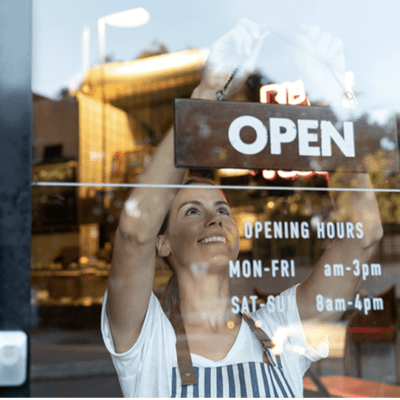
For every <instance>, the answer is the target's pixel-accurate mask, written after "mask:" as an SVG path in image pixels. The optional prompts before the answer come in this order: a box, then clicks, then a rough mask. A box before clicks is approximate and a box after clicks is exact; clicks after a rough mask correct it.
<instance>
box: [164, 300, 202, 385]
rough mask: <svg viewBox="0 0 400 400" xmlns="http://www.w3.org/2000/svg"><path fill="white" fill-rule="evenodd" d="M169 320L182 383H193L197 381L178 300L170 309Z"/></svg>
mask: <svg viewBox="0 0 400 400" xmlns="http://www.w3.org/2000/svg"><path fill="white" fill-rule="evenodd" d="M169 320H170V322H171V325H172V327H173V328H174V331H175V335H176V355H177V358H178V368H179V374H180V376H181V381H182V385H194V384H196V383H197V379H196V375H195V373H194V368H193V363H192V357H191V356H190V349H189V344H188V340H187V336H186V330H185V326H184V324H183V320H182V315H181V310H180V307H179V302H176V304H175V306H174V308H173V309H172V311H171V314H170V317H169Z"/></svg>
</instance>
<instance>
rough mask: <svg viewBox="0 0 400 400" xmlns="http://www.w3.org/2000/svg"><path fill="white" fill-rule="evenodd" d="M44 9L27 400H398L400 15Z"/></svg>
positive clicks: (304, 9)
mask: <svg viewBox="0 0 400 400" xmlns="http://www.w3.org/2000/svg"><path fill="white" fill-rule="evenodd" d="M34 3H35V7H36V8H35V10H36V11H35V15H34V39H35V40H34V43H36V44H35V47H34V51H35V52H34V69H33V72H34V74H33V123H34V124H33V140H32V143H33V148H32V154H33V165H32V174H33V178H32V181H33V184H32V205H33V207H32V213H33V215H32V304H33V311H34V320H33V328H32V329H33V330H32V332H33V335H32V340H33V342H32V371H33V372H32V379H33V381H32V394H33V395H35V396H37V397H41V396H42V395H44V392H43V390H47V392H46V393H50V392H51V393H50V394H52V395H53V396H58V395H60V396H65V397H66V396H67V395H69V394H70V393H74V392H73V391H74V390H76V391H80V392H79V393H78V392H76V394H75V395H76V396H80V395H81V394H82V393H84V394H86V393H87V395H88V396H89V395H90V393H89V392H88V387H87V385H86V384H85V385H86V386H85V388H83V387H80V386H79V383H78V382H86V380H89V379H95V378H94V376H95V375H96V379H99V386H98V387H97V388H95V387H92V389H93V394H92V395H93V396H96V395H99V393H98V392H99V391H102V393H103V394H107V395H108V396H110V397H112V396H121V395H122V394H123V395H125V396H129V397H149V396H150V397H169V396H172V397H180V396H182V397H289V396H290V397H302V396H304V397H315V396H322V397H325V396H327V395H332V396H341V397H354V396H357V397H360V396H361V397H396V396H399V395H400V389H399V386H398V385H399V384H400V370H399V369H398V368H397V365H398V364H399V362H398V357H399V356H398V354H397V346H398V343H397V337H398V332H397V329H398V328H397V327H398V322H399V321H398V298H399V295H398V293H399V289H398V286H399V285H400V281H399V278H398V276H399V274H398V272H397V263H398V261H399V260H400V250H399V249H400V247H399V243H400V240H399V237H400V225H399V223H400V212H399V207H400V202H399V199H400V197H399V189H400V186H399V183H400V180H399V165H398V162H399V160H398V125H399V121H400V119H399V115H400V114H399V112H400V104H399V102H398V96H397V92H398V88H397V82H398V79H397V68H396V65H397V59H398V58H399V57H398V56H399V55H398V52H397V50H395V49H396V48H397V47H396V45H397V42H396V39H395V38H396V37H397V36H396V33H398V32H396V30H398V28H397V24H396V21H395V15H396V14H397V13H396V11H399V7H398V6H397V5H396V4H395V3H394V2H387V4H385V6H384V7H381V8H380V9H379V10H376V9H375V8H374V9H372V10H371V9H370V8H369V6H366V5H365V4H364V3H361V2H359V1H357V2H355V3H352V4H351V5H349V4H347V3H346V4H345V2H344V1H343V2H340V1H339V3H335V4H334V5H332V4H328V3H326V2H321V3H318V4H316V3H315V2H312V1H306V2H300V3H299V4H291V5H290V8H288V7H287V5H286V6H285V5H284V4H282V3H279V4H278V3H277V4H268V5H267V4H265V2H261V1H251V2H250V3H249V2H248V3H246V5H244V4H242V3H240V2H236V1H234V2H232V1H230V2H228V1H222V2H218V5H215V4H214V3H211V2H209V3H207V2H205V3H204V2H202V3H201V4H200V3H199V4H196V3H194V2H184V1H179V0H177V1H168V2H162V3H161V2H159V3H157V4H150V3H149V2H147V3H146V2H145V4H142V5H141V6H143V8H140V9H139V8H138V9H135V10H136V11H135V10H130V7H131V5H130V4H128V2H126V1H124V0H118V1H117V2H115V4H113V5H108V6H107V7H106V6H105V5H99V4H97V3H96V4H95V3H94V2H84V3H82V2H68V3H65V2H61V1H56V2H54V0H52V2H51V3H50V2H49V1H47V0H36V1H35V2H34ZM341 3H343V4H341ZM125 9H126V10H128V12H127V13H125V14H124V13H123V12H122V11H123V10H125ZM145 9H146V10H145ZM372 15H373V17H372ZM65 16H68V18H66V17H65ZM372 18H373V19H372ZM61 21H62V22H61ZM388 28H389V31H390V34H389V33H388ZM72 42H73V43H72ZM63 43H64V44H63ZM98 44H99V45H100V50H99V51H98V50H97V45H98ZM81 49H82V50H83V51H81ZM82 53H83V56H81V54H82ZM78 54H79V56H78ZM82 59H83V69H82V67H80V66H79V64H80V63H82ZM50 69H51V70H52V72H51V73H50ZM57 85H58V86H57ZM56 87H57V89H56V90H53V88H56ZM106 290H107V292H106ZM49 346H50V347H51V349H52V351H53V354H60V355H61V354H64V356H65V357H64V356H63V358H64V360H63V361H62V362H61V363H60V361H57V357H55V358H54V362H51V363H50V364H49V365H51V366H52V368H53V370H52V371H50V368H47V369H46V367H45V364H46V363H44V362H43V360H41V356H40V354H43V353H41V352H42V351H48V350H49V348H50V347H49ZM63 352H64V353H63ZM121 354H122V355H121ZM190 354H191V356H190ZM110 357H111V358H110ZM111 359H112V361H113V363H114V366H113V364H112V363H111ZM74 362H79V363H80V367H76V366H72V365H75V364H73V363H74ZM54 364H63V365H64V367H63V368H61V367H59V369H58V371H61V370H63V371H65V374H64V375H63V374H59V375H57V373H54ZM116 371H118V373H117V372H116ZM67 376H68V377H70V378H71V380H70V382H74V383H71V386H69V387H67V385H65V387H64V386H62V387H63V389H62V390H64V392H55V391H54V390H56V389H52V388H53V387H55V386H52V385H57V384H58V383H59V382H58V381H59V380H61V379H62V378H65V377H67ZM100 376H104V379H103V380H101V379H100ZM117 377H118V379H119V381H118V380H117ZM46 380H47V381H46ZM100 381H101V382H100ZM43 382H47V389H45V385H43ZM57 382H58V383H57ZM74 385H76V386H74ZM102 385H103V386H104V385H107V388H105V387H104V390H103V389H102V388H103V386H102ZM59 387H61V386H59ZM74 388H75V389H74Z"/></svg>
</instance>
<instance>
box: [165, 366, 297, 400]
mask: <svg viewBox="0 0 400 400" xmlns="http://www.w3.org/2000/svg"><path fill="white" fill-rule="evenodd" d="M193 368H194V373H195V375H196V378H197V383H196V384H192V385H182V383H181V379H180V374H179V370H178V368H177V367H174V368H173V370H172V393H171V397H173V398H177V397H180V398H188V397H195V398H199V397H205V398H210V397H211V398H218V397H254V398H272V397H286V398H288V397H296V396H295V395H294V393H293V391H292V389H291V388H290V386H289V383H288V381H287V380H286V377H285V375H284V373H283V370H282V367H281V366H278V367H273V366H270V365H268V364H265V363H262V362H246V363H240V364H235V365H226V366H222V367H207V368H205V367H193Z"/></svg>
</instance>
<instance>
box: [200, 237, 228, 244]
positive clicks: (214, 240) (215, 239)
mask: <svg viewBox="0 0 400 400" xmlns="http://www.w3.org/2000/svg"><path fill="white" fill-rule="evenodd" d="M218 242H222V243H224V244H226V239H225V238H224V237H223V236H211V237H208V238H204V239H202V240H200V243H218Z"/></svg>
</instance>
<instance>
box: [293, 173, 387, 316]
mask: <svg viewBox="0 0 400 400" xmlns="http://www.w3.org/2000/svg"><path fill="white" fill-rule="evenodd" d="M331 181H332V182H335V183H334V186H336V187H342V188H356V189H361V188H363V189H365V191H346V190H344V191H340V192H336V191H335V192H333V193H332V194H333V198H334V203H335V205H336V212H335V216H334V218H333V219H334V222H339V223H341V222H344V223H345V224H346V223H350V224H351V225H350V227H351V228H353V227H354V230H353V233H352V234H349V235H348V236H350V237H345V238H343V239H339V238H336V239H335V240H334V241H333V242H332V243H331V245H330V246H329V247H328V248H327V249H326V251H325V253H324V254H323V256H322V257H321V259H320V260H319V261H318V262H317V264H316V265H315V267H314V269H313V271H312V272H311V274H310V275H309V276H308V277H307V279H306V280H305V281H304V282H302V283H301V284H300V285H299V287H298V288H297V305H298V309H299V313H300V317H301V319H302V320H303V321H305V320H308V319H312V318H318V319H322V320H325V321H334V320H337V319H339V318H340V316H341V315H342V314H343V312H340V311H338V312H332V311H329V310H326V307H324V310H323V311H320V310H321V307H320V306H321V304H320V305H319V307H317V306H318V302H321V301H323V302H325V300H326V299H327V298H330V299H333V301H334V299H344V300H345V302H346V304H347V301H348V300H351V299H352V298H353V296H354V294H355V291H356V288H357V286H358V284H359V282H360V279H361V276H360V274H356V273H357V268H359V269H360V268H361V265H362V264H363V263H366V262H368V261H369V260H370V258H371V256H372V254H373V251H374V249H375V246H376V244H377V243H378V242H379V241H380V239H381V238H382V235H383V230H382V224H381V218H380V212H379V208H378V203H377V201H376V197H375V194H374V192H373V191H371V189H372V185H371V181H370V179H369V176H368V174H366V173H364V174H362V173H356V174H351V173H345V172H336V173H335V174H333V175H332V176H331ZM327 264H328V265H329V266H330V267H331V268H333V265H334V264H340V265H342V266H343V268H344V270H345V271H346V267H350V268H351V269H352V272H347V273H345V274H344V276H329V273H327V272H326V269H325V266H326V265H327ZM354 272H356V273H354ZM332 275H334V274H332ZM317 296H319V297H318V298H317ZM321 296H322V297H321ZM322 299H323V300H322ZM318 308H319V309H320V310H318Z"/></svg>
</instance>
